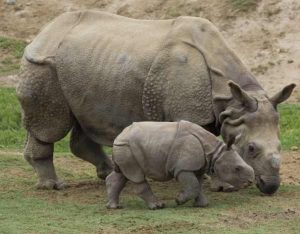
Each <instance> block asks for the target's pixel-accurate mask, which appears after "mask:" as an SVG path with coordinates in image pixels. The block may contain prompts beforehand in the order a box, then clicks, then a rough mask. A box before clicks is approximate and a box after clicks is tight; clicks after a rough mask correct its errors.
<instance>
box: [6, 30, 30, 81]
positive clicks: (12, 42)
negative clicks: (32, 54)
mask: <svg viewBox="0 0 300 234" xmlns="http://www.w3.org/2000/svg"><path fill="white" fill-rule="evenodd" d="M25 46H26V42H24V41H22V40H17V39H11V38H6V37H1V36H0V54H1V57H0V75H5V74H11V73H16V72H17V71H18V69H19V68H20V62H19V61H20V59H21V57H22V55H23V52H24V48H25Z"/></svg>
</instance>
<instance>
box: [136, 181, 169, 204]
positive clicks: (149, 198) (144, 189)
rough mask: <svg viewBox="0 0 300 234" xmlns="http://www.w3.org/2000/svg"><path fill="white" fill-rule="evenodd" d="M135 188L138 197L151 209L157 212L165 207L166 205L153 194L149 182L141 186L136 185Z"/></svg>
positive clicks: (140, 184)
mask: <svg viewBox="0 0 300 234" xmlns="http://www.w3.org/2000/svg"><path fill="white" fill-rule="evenodd" d="M134 187H135V192H136V193H137V195H138V196H139V197H140V198H142V199H143V200H144V201H145V202H146V203H147V205H148V207H149V209H151V210H156V209H162V208H164V207H165V204H164V203H163V202H161V201H159V200H158V198H157V197H156V196H155V195H154V194H153V192H152V190H151V188H150V185H149V184H148V182H147V181H144V182H142V183H139V184H137V183H135V184H134Z"/></svg>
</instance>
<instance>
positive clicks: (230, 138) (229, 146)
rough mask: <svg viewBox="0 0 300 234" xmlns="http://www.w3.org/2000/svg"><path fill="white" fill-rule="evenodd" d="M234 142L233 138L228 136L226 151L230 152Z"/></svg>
mask: <svg viewBox="0 0 300 234" xmlns="http://www.w3.org/2000/svg"><path fill="white" fill-rule="evenodd" d="M234 142H235V137H234V136H230V137H229V140H228V142H227V150H230V149H231V147H232V145H233V144H234Z"/></svg>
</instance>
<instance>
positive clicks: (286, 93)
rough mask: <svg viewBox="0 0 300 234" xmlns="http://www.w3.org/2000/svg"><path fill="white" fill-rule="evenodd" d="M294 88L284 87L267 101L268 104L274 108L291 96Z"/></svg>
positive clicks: (290, 86) (292, 85)
mask: <svg viewBox="0 0 300 234" xmlns="http://www.w3.org/2000/svg"><path fill="white" fill-rule="evenodd" d="M295 87H296V85H295V84H289V85H287V86H285V87H284V88H283V89H282V90H281V91H279V92H278V93H277V94H275V95H274V96H273V97H271V98H270V99H269V100H270V102H271V103H272V104H273V105H274V107H276V106H277V105H278V104H279V103H281V102H284V101H285V100H287V99H288V98H289V97H290V96H291V94H292V92H293V89H294V88H295Z"/></svg>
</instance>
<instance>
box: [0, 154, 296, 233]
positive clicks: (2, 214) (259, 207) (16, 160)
mask: <svg viewBox="0 0 300 234" xmlns="http://www.w3.org/2000/svg"><path fill="white" fill-rule="evenodd" d="M0 157H1V164H0V197H1V199H0V223H1V225H0V233H133V232H134V233H281V232H286V233H297V232H298V227H299V222H300V200H299V199H298V198H299V196H300V186H287V185H286V186H282V187H281V188H280V191H279V192H278V193H277V194H276V195H274V196H271V197H270V196H261V195H260V194H259V193H258V191H257V189H256V188H249V189H246V190H241V191H240V192H239V193H212V192H209V191H208V189H207V185H206V189H205V190H206V192H205V193H206V195H207V196H208V198H209V200H210V206H209V207H208V208H204V209H201V208H200V209H199V208H193V207H191V203H187V204H185V205H183V206H179V207H178V206H176V205H175V202H174V196H175V195H176V193H177V191H178V190H179V189H180V187H179V186H178V184H177V183H176V182H174V181H171V182H167V183H159V182H151V186H152V188H153V190H154V192H155V193H156V194H157V196H158V197H160V198H161V199H163V200H164V202H165V203H166V204H167V208H165V209H164V210H157V211H150V210H148V209H147V208H146V206H145V204H144V203H143V201H141V200H140V199H138V198H137V197H135V196H133V193H132V189H133V188H132V185H131V184H129V185H128V187H127V188H125V190H124V193H122V196H121V202H122V204H123V205H124V206H125V208H124V209H122V210H116V211H111V210H106V208H105V203H106V194H105V186H104V183H103V182H97V181H95V180H94V175H95V172H94V168H93V167H92V166H91V165H90V164H88V163H85V162H82V161H81V160H79V159H76V158H74V157H71V156H69V155H58V156H57V157H55V164H56V167H57V169H58V174H59V175H60V176H63V177H64V178H65V179H66V181H68V182H69V183H70V184H71V187H70V188H69V189H67V190H64V191H41V190H34V189H33V186H34V183H35V180H36V178H35V176H34V174H33V171H32V168H31V167H30V165H28V164H27V163H26V162H25V161H24V160H23V159H22V157H21V155H20V154H18V153H15V154H4V153H1V154H0ZM66 165H72V167H67V166H66ZM29 211H30V212H29Z"/></svg>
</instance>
